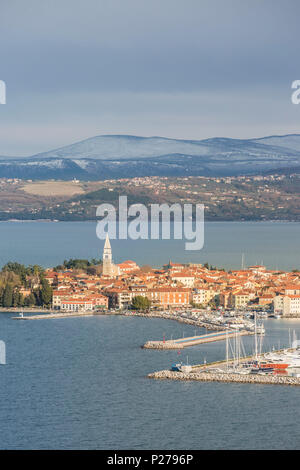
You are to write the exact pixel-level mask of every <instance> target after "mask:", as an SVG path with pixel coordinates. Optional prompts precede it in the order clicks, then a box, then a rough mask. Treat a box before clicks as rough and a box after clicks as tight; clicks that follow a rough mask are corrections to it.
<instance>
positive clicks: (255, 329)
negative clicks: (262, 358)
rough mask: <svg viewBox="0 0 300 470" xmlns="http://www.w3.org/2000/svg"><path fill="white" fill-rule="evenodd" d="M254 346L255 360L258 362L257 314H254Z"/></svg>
mask: <svg viewBox="0 0 300 470" xmlns="http://www.w3.org/2000/svg"><path fill="white" fill-rule="evenodd" d="M254 344H255V359H256V360H258V357H257V328H256V312H255V313H254Z"/></svg>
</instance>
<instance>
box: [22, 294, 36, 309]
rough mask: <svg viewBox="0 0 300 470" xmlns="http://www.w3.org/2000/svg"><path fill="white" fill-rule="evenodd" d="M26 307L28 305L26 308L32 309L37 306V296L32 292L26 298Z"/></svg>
mask: <svg viewBox="0 0 300 470" xmlns="http://www.w3.org/2000/svg"><path fill="white" fill-rule="evenodd" d="M24 305H26V307H32V306H33V305H36V299H35V295H34V294H33V293H32V292H31V294H29V295H28V296H27V297H26V298H25V300H24Z"/></svg>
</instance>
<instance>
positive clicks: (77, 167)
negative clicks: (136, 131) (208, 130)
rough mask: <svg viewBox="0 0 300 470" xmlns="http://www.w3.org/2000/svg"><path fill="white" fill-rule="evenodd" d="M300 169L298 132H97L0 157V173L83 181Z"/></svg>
mask: <svg viewBox="0 0 300 470" xmlns="http://www.w3.org/2000/svg"><path fill="white" fill-rule="evenodd" d="M290 168H300V135H287V136H270V137H264V138H261V139H248V140H247V139H229V138H212V139H205V140H199V141H198V140H178V139H167V138H163V137H136V136H127V135H109V136H105V135H104V136H96V137H91V138H89V139H86V140H83V141H81V142H77V143H74V144H72V145H68V146H65V147H62V148H59V149H55V150H51V151H49V152H44V153H40V154H37V155H33V156H32V157H29V158H12V157H11V158H7V157H2V158H1V157H0V177H8V178H26V179H50V178H54V179H71V178H74V177H76V178H78V179H82V180H95V179H98V180H99V179H118V178H128V177H134V176H189V175H195V176H196V175H198V176H200V175H202V176H225V175H227V176H234V175H239V174H240V175H243V174H254V173H263V172H266V171H271V170H278V171H281V172H284V171H285V170H287V171H288V169H290Z"/></svg>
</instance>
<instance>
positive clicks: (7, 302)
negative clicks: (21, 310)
mask: <svg viewBox="0 0 300 470" xmlns="http://www.w3.org/2000/svg"><path fill="white" fill-rule="evenodd" d="M12 304H13V288H12V286H11V285H10V284H7V285H6V286H5V289H4V292H3V298H2V305H3V307H11V306H12Z"/></svg>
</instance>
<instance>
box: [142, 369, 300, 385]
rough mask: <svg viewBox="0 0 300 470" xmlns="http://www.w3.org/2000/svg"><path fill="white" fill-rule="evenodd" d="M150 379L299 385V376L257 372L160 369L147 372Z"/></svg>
mask: <svg viewBox="0 0 300 470" xmlns="http://www.w3.org/2000/svg"><path fill="white" fill-rule="evenodd" d="M148 378H150V379H161V380H162V379H164V380H182V381H186V380H189V381H191V380H193V381H198V382H225V383H232V382H234V383H239V384H268V385H295V386H297V385H298V386H299V385H300V378H299V377H290V376H279V375H258V374H246V375H243V374H232V373H225V372H224V373H221V372H204V371H199V372H190V373H184V372H176V371H170V370H161V371H158V372H153V373H151V374H148Z"/></svg>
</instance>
